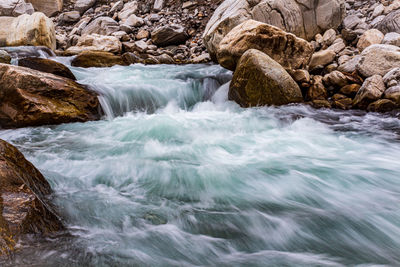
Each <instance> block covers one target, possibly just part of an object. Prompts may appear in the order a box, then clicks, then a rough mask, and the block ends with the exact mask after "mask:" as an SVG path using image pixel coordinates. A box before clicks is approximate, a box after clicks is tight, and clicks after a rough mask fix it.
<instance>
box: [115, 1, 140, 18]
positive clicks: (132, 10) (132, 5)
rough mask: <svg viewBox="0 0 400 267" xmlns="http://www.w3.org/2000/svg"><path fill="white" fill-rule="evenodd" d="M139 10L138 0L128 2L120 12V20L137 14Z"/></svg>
mask: <svg viewBox="0 0 400 267" xmlns="http://www.w3.org/2000/svg"><path fill="white" fill-rule="evenodd" d="M137 12H138V3H137V1H132V2H129V3H126V4H125V5H124V7H123V8H122V10H121V11H120V12H119V13H118V19H119V20H125V19H127V18H128V17H129V16H130V15H132V14H136V13H137Z"/></svg>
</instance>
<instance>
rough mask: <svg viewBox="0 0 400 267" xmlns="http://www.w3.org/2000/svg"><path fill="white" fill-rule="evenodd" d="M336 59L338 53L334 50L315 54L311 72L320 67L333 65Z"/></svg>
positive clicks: (312, 59) (311, 63)
mask: <svg viewBox="0 0 400 267" xmlns="http://www.w3.org/2000/svg"><path fill="white" fill-rule="evenodd" d="M335 57H336V53H335V51H333V50H330V49H326V50H321V51H318V52H316V53H314V54H313V55H312V57H311V62H310V70H314V69H315V68H316V67H318V66H326V65H328V64H329V63H332V62H333V60H334V59H335Z"/></svg>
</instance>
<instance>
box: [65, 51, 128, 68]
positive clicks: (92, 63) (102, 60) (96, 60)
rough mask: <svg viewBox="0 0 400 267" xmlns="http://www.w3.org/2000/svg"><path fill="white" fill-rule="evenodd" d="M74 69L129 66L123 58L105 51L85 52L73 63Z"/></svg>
mask: <svg viewBox="0 0 400 267" xmlns="http://www.w3.org/2000/svg"><path fill="white" fill-rule="evenodd" d="M71 65H72V66H74V67H82V68H90V67H98V68H101V67H112V66H114V65H128V63H127V62H126V61H125V60H124V59H123V58H122V57H121V56H116V55H114V54H113V53H109V52H104V51H84V52H82V53H80V54H79V55H77V56H76V57H75V58H74V59H73V60H72V62H71Z"/></svg>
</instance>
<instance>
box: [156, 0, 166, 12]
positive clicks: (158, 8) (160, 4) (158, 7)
mask: <svg viewBox="0 0 400 267" xmlns="http://www.w3.org/2000/svg"><path fill="white" fill-rule="evenodd" d="M163 8H164V0H155V1H154V6H153V10H154V11H156V12H159V11H161V10H162V9H163Z"/></svg>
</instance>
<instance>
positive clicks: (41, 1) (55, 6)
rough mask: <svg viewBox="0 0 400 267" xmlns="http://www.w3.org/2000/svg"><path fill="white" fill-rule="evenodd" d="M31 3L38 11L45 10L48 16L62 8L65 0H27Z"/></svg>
mask: <svg viewBox="0 0 400 267" xmlns="http://www.w3.org/2000/svg"><path fill="white" fill-rule="evenodd" d="M25 2H27V3H31V4H32V6H33V7H34V8H35V10H36V11H39V12H43V13H44V14H45V15H46V16H48V17H51V16H53V15H55V14H57V13H58V12H60V11H61V10H62V7H63V0H25Z"/></svg>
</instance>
